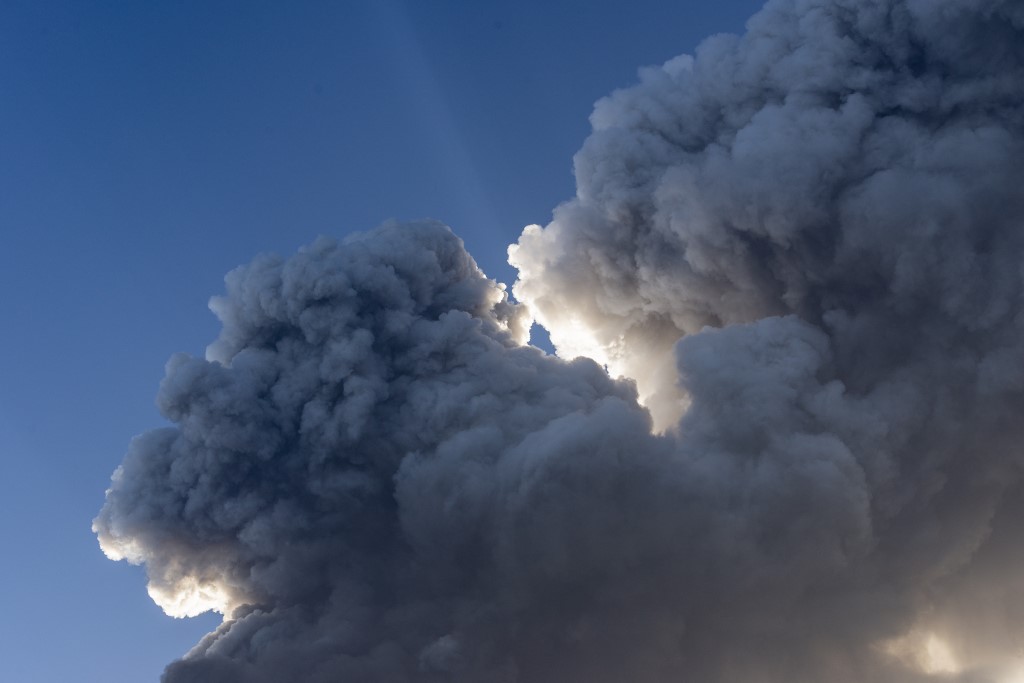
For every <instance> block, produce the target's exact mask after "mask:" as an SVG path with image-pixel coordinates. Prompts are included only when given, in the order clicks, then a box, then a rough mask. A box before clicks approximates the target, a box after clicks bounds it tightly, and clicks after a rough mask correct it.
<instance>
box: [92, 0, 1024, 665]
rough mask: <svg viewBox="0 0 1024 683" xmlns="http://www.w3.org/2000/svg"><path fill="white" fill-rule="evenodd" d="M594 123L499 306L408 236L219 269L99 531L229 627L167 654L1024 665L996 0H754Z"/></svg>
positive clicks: (1023, 384) (200, 659)
mask: <svg viewBox="0 0 1024 683" xmlns="http://www.w3.org/2000/svg"><path fill="white" fill-rule="evenodd" d="M592 124H593V129H594V132H593V134H592V135H591V136H590V138H589V139H588V140H587V141H586V143H585V144H584V146H583V148H582V150H581V151H580V152H579V153H578V154H577V156H576V159H575V165H576V178H577V185H578V191H577V196H576V198H574V199H572V200H571V201H569V202H567V203H565V204H563V205H562V206H560V207H558V208H557V209H556V211H555V213H554V217H553V220H552V222H551V223H550V224H549V225H547V226H545V227H539V226H530V227H528V228H527V229H526V230H525V231H524V232H523V235H522V237H521V238H520V240H519V242H518V243H517V244H515V245H513V246H512V247H511V248H510V261H511V263H512V264H513V265H515V266H516V267H517V268H518V269H519V280H518V282H517V283H516V284H515V286H514V290H513V291H514V294H515V298H516V300H517V301H518V302H520V303H515V302H513V301H511V300H510V299H509V298H508V297H507V295H506V292H505V291H504V288H503V287H502V286H500V285H498V284H497V283H495V282H493V281H491V280H488V279H487V278H486V276H485V275H484V274H483V273H481V272H480V270H479V269H478V268H477V266H476V264H475V263H474V261H473V260H472V258H471V257H470V256H469V254H467V253H466V251H465V250H464V248H463V246H462V243H461V242H460V241H459V240H458V238H456V237H455V236H454V235H453V234H452V233H451V232H450V231H449V230H448V229H447V228H445V227H444V226H442V225H440V224H436V223H419V224H409V225H398V224H388V225H384V226H382V227H380V228H377V229H375V230H373V231H370V232H367V233H364V234H359V235H354V236H352V237H349V238H347V239H345V240H343V241H341V242H334V241H330V240H321V241H318V242H317V243H315V244H313V245H311V246H310V247H308V248H306V249H304V250H302V251H300V252H299V253H298V254H297V255H295V256H292V257H291V258H289V259H279V258H276V257H261V258H258V259H257V260H256V261H254V262H253V263H252V264H250V265H248V266H245V267H242V268H240V269H238V270H236V271H234V272H232V273H231V274H229V275H228V277H227V279H226V283H227V293H226V294H225V295H224V296H221V297H217V298H215V299H214V300H213V302H212V303H211V308H212V309H213V310H214V312H215V313H216V314H217V315H218V317H219V318H220V320H221V321H222V324H223V329H222V332H221V334H220V337H219V338H218V340H217V341H216V342H215V343H214V344H212V345H211V346H210V347H209V349H208V350H207V356H206V358H205V359H199V358H193V357H189V356H186V355H179V356H175V357H174V358H172V359H171V361H170V362H169V363H168V366H167V374H166V377H165V379H164V381H163V383H162V385H161V387H160V393H159V396H158V402H159V406H160V408H161V410H162V411H163V413H164V414H165V415H166V416H167V417H168V418H169V419H170V420H171V421H172V423H173V424H174V426H172V427H168V428H166V429H161V430H154V431H151V432H148V433H146V434H143V435H141V436H139V437H137V438H136V439H135V440H134V441H133V442H132V444H131V447H130V449H129V451H128V454H127V455H126V457H125V460H124V463H123V464H122V465H121V467H119V468H118V470H117V471H116V472H115V474H114V477H113V482H112V485H111V488H110V489H109V490H108V492H107V499H106V504H105V505H104V507H103V509H102V511H101V512H100V514H99V516H98V517H97V519H96V520H95V522H94V529H95V531H96V532H97V534H98V536H99V539H100V544H101V546H102V548H103V550H104V551H105V552H106V553H107V555H108V556H110V557H111V558H113V559H127V560H128V561H130V562H135V563H144V564H145V566H146V569H147V572H148V576H149V591H150V595H151V596H152V597H153V599H154V600H156V601H157V603H159V604H160V605H161V606H162V607H163V608H164V610H165V611H167V612H168V613H169V614H172V615H175V616H185V615H190V614H196V613H199V612H201V611H205V610H209V609H215V610H218V611H221V612H222V613H223V614H224V615H225V621H224V623H223V625H222V626H221V627H220V628H219V629H218V630H217V631H215V632H214V633H211V634H209V635H208V636H207V637H206V638H204V639H203V641H202V642H200V643H199V644H198V645H197V646H196V647H195V648H194V649H193V650H192V651H191V652H189V653H188V654H187V655H185V656H184V657H183V658H182V659H181V660H179V661H177V662H174V663H172V664H171V665H170V666H168V668H167V670H166V672H165V674H164V677H163V681H164V682H165V683H214V682H216V683H231V682H246V683H249V682H253V683H271V682H277V681H283V680H287V681H297V682H302V683H306V682H308V683H326V682H327V681H331V682H337V681H359V682H364V681H366V682H371V683H385V682H387V683H413V682H415V683H434V682H441V681H458V682H466V683H492V682H493V683H556V682H565V681H587V682H592V683H621V682H625V681H632V682H637V683H665V682H667V681H690V682H694V683H784V682H785V683H791V682H793V681H808V682H821V683H854V682H869V681H870V682H872V683H925V682H939V681H945V682H959V683H1019V682H1020V681H1022V680H1024V656H1022V654H1021V653H1022V652H1024V650H1022V648H1024V572H1022V571H1021V570H1022V568H1024V521H1022V520H1024V490H1022V486H1021V467H1022V465H1024V445H1022V444H1024V420H1022V419H1021V416H1022V415H1024V192H1022V191H1021V188H1022V187H1024V1H1022V0H942V1H938V0H773V1H771V2H769V3H768V4H767V5H766V7H765V8H764V9H763V10H762V11H761V12H760V13H759V14H757V15H756V16H755V17H753V18H752V19H751V20H750V22H749V23H748V26H747V32H746V33H745V34H744V35H743V36H731V35H721V36H715V37H713V38H710V39H708V40H707V41H705V42H704V43H703V44H702V45H701V46H700V47H699V48H698V50H697V52H696V54H695V55H694V56H693V57H689V56H682V57H677V58H675V59H673V60H671V61H669V62H668V63H666V64H665V65H663V66H661V67H657V68H648V69H645V70H643V71H641V79H640V83H639V84H638V85H636V86H634V87H632V88H629V89H626V90H622V91H618V92H616V93H613V94H612V95H611V96H609V97H607V98H605V99H603V100H601V101H600V102H598V104H597V106H596V108H595V110H594V113H593V115H592ZM533 319H536V320H537V321H539V322H540V323H542V324H543V325H544V326H545V327H546V328H547V329H548V330H549V331H550V334H551V338H552V341H553V343H554V344H555V346H556V348H557V350H558V355H559V357H555V356H548V355H545V354H544V353H542V352H541V351H539V350H537V349H535V348H533V347H530V346H526V345H524V344H525V338H526V330H527V329H528V327H529V323H530V322H531V320H533ZM595 361H596V362H595ZM605 368H607V372H606V370H605Z"/></svg>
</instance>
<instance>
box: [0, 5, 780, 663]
mask: <svg viewBox="0 0 1024 683" xmlns="http://www.w3.org/2000/svg"><path fill="white" fill-rule="evenodd" d="M760 4H761V3H760V1H759V0H726V1H723V2H718V3H707V2H697V1H695V0H694V1H691V2H667V1H656V0H629V1H628V2H626V1H619V0H614V1H612V2H608V3H604V4H603V5H602V4H600V3H594V2H592V1H587V2H583V1H579V0H572V1H565V2H559V3H550V2H543V1H533V0H530V1H520V2H514V3H513V2H475V3H470V2H456V1H454V0H448V1H445V0H430V1H425V2H416V3H414V2H408V3H402V2H399V1H398V0H391V1H382V2H369V1H352V2H335V3H329V2H292V3H286V2H273V3H272V2H241V1H238V2H202V1H198V0H197V1H187V0H181V1H167V2H128V1H127V0H124V1H114V0H111V1H106V2H100V1H98V0H96V1H76V2H71V1H69V2H54V1H49V0H26V1H19V0H6V1H5V2H3V3H0V246H2V250H0V258H2V259H3V266H2V267H0V292H2V294H0V321H2V323H0V325H2V326H3V334H2V335H0V468H2V469H0V477H2V479H0V481H2V482H3V484H4V487H5V489H4V493H3V495H2V497H0V500H2V506H3V508H2V510H0V533H2V534H3V537H4V538H5V539H6V546H5V551H4V560H3V562H0V585H2V586H3V596H4V597H3V602H4V607H3V610H2V612H0V614H2V616H0V643H2V644H3V645H2V648H0V650H2V653H3V654H2V656H0V680H2V681H12V682H15V681H17V682H21V681H26V682H27V681H32V682H49V681H54V682H57V681H60V682H65V681H76V682H80V681H85V682H91V681H96V682H101V681H102V682H114V683H117V682H120V681H124V682H136V681H155V680H157V678H158V676H159V672H160V671H161V670H162V667H163V666H164V664H166V663H167V662H169V661H170V660H172V659H174V658H176V657H178V656H180V655H181V654H183V653H184V652H185V651H186V650H187V649H188V648H189V647H190V646H191V645H192V644H193V643H194V642H195V641H196V640H198V638H199V637H200V636H201V635H202V634H203V633H205V632H206V631H208V630H210V629H211V628H213V627H214V626H215V625H216V624H217V623H218V620H219V618H218V617H217V616H216V615H214V616H210V615H207V616H205V617H201V618H198V619H193V620H185V621H179V620H173V619H170V618H168V617H165V616H163V614H162V612H160V610H159V609H158V608H157V607H156V606H155V605H153V604H152V602H150V600H149V598H148V597H147V595H146V592H145V587H144V584H145V580H144V574H143V571H142V570H141V569H139V568H136V567H130V566H128V565H126V564H124V563H118V564H115V563H112V562H110V561H108V560H106V558H104V556H103V555H102V553H101V552H100V551H99V548H98V546H97V544H96V540H95V538H94V537H93V535H92V534H91V532H90V529H89V526H90V522H91V519H92V517H93V516H94V515H95V513H96V512H97V511H98V510H99V507H100V505H101V504H102V497H103V491H104V489H105V488H106V486H107V482H108V480H109V477H110V473H111V472H112V470H113V469H114V467H116V465H117V464H118V463H119V462H120V460H121V457H122V455H123V453H124V450H125V447H126V445H127V442H128V440H129V439H130V438H131V436H132V435H134V434H137V433H139V432H141V431H143V430H145V429H148V428H151V427H154V426H157V425H159V424H162V419H161V418H160V416H159V414H158V413H157V411H156V409H155V408H154V406H153V396H154V394H155V392H156V387H157V384H158V382H159V381H160V378H161V376H162V374H163V364H164V362H165V361H166V359H167V358H168V356H169V355H170V354H171V353H173V352H175V351H181V350H184V351H188V352H191V353H194V354H201V353H202V352H203V349H204V347H205V345H206V344H207V343H208V342H209V341H211V340H212V339H213V338H214V336H215V335H216V332H217V326H216V320H215V319H214V317H213V315H212V314H210V313H209V311H208V310H207V308H206V302H207V299H208V298H209V297H210V296H211V295H213V294H216V293H218V292H220V291H221V288H222V278H223V275H224V273H225V272H227V271H228V270H230V269H231V268H232V267H234V266H236V265H238V264H241V263H243V262H246V261H248V260H249V259H250V258H251V257H252V256H253V255H255V254H256V253H258V252H262V251H278V252H283V253H290V252H292V251H294V250H295V249H296V248H297V247H298V246H300V245H302V244H304V243H307V242H309V241H311V240H312V239H313V238H314V237H315V236H317V235H318V234H330V235H342V234H344V233H346V232H348V231H352V230H358V229H366V228H370V227H373V226H374V225H376V224H377V223H379V222H381V221H382V220H384V219H387V218H399V219H412V218H419V217H433V218H438V219H441V220H443V221H445V222H447V223H448V224H449V225H451V226H452V227H453V228H454V229H455V230H456V232H458V233H459V234H460V235H461V236H462V237H463V239H465V241H466V242H467V246H468V247H469V249H470V251H471V252H472V253H473V255H474V256H475V257H476V259H477V261H478V262H479V263H480V264H481V266H482V267H483V268H484V270H485V271H487V272H488V273H489V274H490V275H492V276H493V277H497V278H498V279H501V280H505V281H509V280H510V278H512V277H513V273H512V271H511V269H510V268H509V267H508V266H507V264H505V247H506V245H507V244H508V243H509V242H511V241H514V239H515V238H516V236H517V235H518V233H519V231H520V229H521V228H522V226H523V225H525V224H527V223H534V222H540V223H544V222H546V221H547V220H548V218H549V216H550V212H551V209H552V208H553V207H554V206H555V205H556V204H557V203H559V202H560V201H563V200H565V199H568V198H569V197H570V196H571V195H572V193H573V180H572V175H571V158H572V154H573V153H574V152H575V150H576V149H577V148H578V147H579V145H580V143H581V142H582V140H583V138H584V137H585V136H586V134H587V131H588V123H587V116H588V114H589V112H590V108H591V105H592V103H593V102H594V100H596V99H597V98H598V97H600V96H602V95H604V94H606V93H608V92H609V91H611V90H612V89H614V88H616V87H621V86H625V85H629V84H630V83H632V82H633V80H634V78H635V73H636V69H637V67H638V66H641V65H644V64H651V63H658V62H662V61H664V60H665V59H668V58H670V57H672V56H674V55H676V54H678V53H681V52H689V51H692V49H693V48H694V46H695V45H696V43H697V42H698V40H699V39H700V38H702V37H704V36H706V35H708V34H711V33H715V32H720V31H739V30H741V29H742V25H743V22H744V21H745V19H746V18H747V17H748V16H749V15H750V14H751V13H752V12H753V11H755V10H756V8H757V7H758V6H760Z"/></svg>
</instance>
